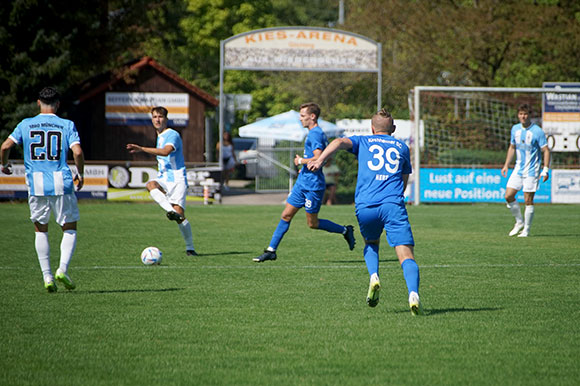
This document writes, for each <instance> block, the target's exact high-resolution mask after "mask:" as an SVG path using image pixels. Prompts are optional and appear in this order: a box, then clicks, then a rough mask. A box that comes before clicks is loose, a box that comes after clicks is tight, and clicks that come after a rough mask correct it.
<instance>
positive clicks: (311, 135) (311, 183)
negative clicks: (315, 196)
mask: <svg viewBox="0 0 580 386" xmlns="http://www.w3.org/2000/svg"><path fill="white" fill-rule="evenodd" d="M326 146H328V139H327V138H326V134H324V131H322V129H321V128H320V126H316V127H314V128H312V129H310V130H309V131H308V135H307V136H306V141H305V142H304V153H303V155H302V158H312V157H314V150H316V149H319V150H320V151H324V149H326ZM296 185H299V186H300V187H301V188H302V189H305V190H324V189H326V183H325V181H324V173H323V172H322V169H319V170H317V171H315V172H312V171H310V170H308V167H307V166H306V165H302V170H301V171H300V173H299V174H298V178H297V179H296Z"/></svg>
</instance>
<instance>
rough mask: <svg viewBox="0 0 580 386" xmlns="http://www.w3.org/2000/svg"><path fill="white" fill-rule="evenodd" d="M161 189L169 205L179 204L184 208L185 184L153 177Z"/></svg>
mask: <svg viewBox="0 0 580 386" xmlns="http://www.w3.org/2000/svg"><path fill="white" fill-rule="evenodd" d="M153 181H155V182H157V183H158V184H159V185H160V186H161V187H162V188H163V190H165V195H166V196H167V199H168V200H169V203H170V204H171V205H179V206H180V207H182V208H183V209H185V196H186V195H187V186H186V185H185V184H184V183H183V182H168V181H165V180H162V179H157V178H156V179H154V180H153Z"/></svg>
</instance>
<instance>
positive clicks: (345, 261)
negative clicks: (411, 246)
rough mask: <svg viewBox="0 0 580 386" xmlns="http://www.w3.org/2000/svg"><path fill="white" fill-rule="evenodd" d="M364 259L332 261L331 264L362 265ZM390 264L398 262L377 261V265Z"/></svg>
mask: <svg viewBox="0 0 580 386" xmlns="http://www.w3.org/2000/svg"><path fill="white" fill-rule="evenodd" d="M364 262H365V259H364V258H362V257H361V258H360V259H357V260H337V261H333V263H343V264H360V263H364ZM392 262H399V260H398V259H383V260H379V263H392Z"/></svg>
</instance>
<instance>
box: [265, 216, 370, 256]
mask: <svg viewBox="0 0 580 386" xmlns="http://www.w3.org/2000/svg"><path fill="white" fill-rule="evenodd" d="M289 228H290V222H286V221H284V220H282V219H280V222H279V223H278V226H277V227H276V230H275V231H274V234H273V235H272V240H270V245H269V248H271V249H273V250H276V249H278V245H279V244H280V242H281V241H282V238H283V237H284V235H285V234H286V232H288V229H289ZM318 229H322V230H325V231H327V232H331V233H340V234H342V233H343V232H344V226H342V225H338V224H335V223H333V222H332V221H328V220H318ZM377 260H378V259H377Z"/></svg>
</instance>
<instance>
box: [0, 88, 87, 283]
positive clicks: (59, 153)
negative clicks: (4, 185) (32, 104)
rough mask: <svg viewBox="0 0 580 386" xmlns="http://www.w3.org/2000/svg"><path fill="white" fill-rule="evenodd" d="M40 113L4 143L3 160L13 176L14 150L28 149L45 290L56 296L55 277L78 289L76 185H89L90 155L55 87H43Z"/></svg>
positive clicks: (30, 191) (30, 189) (31, 197)
mask: <svg viewBox="0 0 580 386" xmlns="http://www.w3.org/2000/svg"><path fill="white" fill-rule="evenodd" d="M36 103H37V104H38V107H39V108H40V114H38V115H37V116H35V117H32V118H27V119H24V120H23V121H22V122H20V123H19V124H18V126H16V128H15V129H14V131H13V132H12V134H10V136H9V137H8V138H7V139H6V140H5V141H4V143H2V147H1V150H0V154H1V156H0V161H1V164H2V172H3V173H4V174H12V170H11V165H10V164H9V163H8V156H9V154H10V149H11V148H12V147H14V146H15V145H22V148H23V152H24V167H25V170H26V183H27V185H28V205H29V207H30V220H31V221H32V222H33V223H34V229H35V231H36V232H35V242H34V246H35V249H36V254H37V256H38V261H39V263H40V269H41V270H42V274H43V278H44V288H46V290H47V291H48V292H55V291H56V290H57V286H56V283H55V279H56V280H57V281H59V282H60V283H61V284H63V285H64V287H65V288H66V289H69V290H72V289H74V288H75V287H76V285H75V283H74V282H73V281H72V280H71V278H70V276H69V275H68V267H69V264H70V261H71V259H72V256H73V253H74V250H75V248H76V243H77V222H78V221H79V219H80V216H79V208H78V205H77V198H76V196H75V193H74V190H75V187H74V181H77V189H81V188H82V187H83V183H84V164H85V161H84V155H83V150H82V148H81V143H80V139H79V135H78V133H77V129H76V127H75V124H74V123H73V122H72V121H69V120H68V119H63V118H60V117H58V116H57V115H56V111H57V110H58V107H59V104H60V95H59V93H58V91H57V90H56V89H54V88H52V87H45V88H43V89H42V90H41V91H40V93H39V96H38V100H37V102H36ZM69 149H70V150H72V154H73V158H74V162H75V165H76V171H77V175H76V177H74V178H73V174H72V172H71V169H70V168H69V167H68V165H67V155H68V151H69ZM51 212H52V213H53V215H54V218H55V220H56V222H57V223H58V224H59V225H60V226H61V228H62V231H63V235H62V239H61V243H60V264H59V267H58V269H57V270H56V272H55V275H54V276H53V275H52V269H51V266H50V245H49V243H48V221H49V220H50V213H51Z"/></svg>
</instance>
